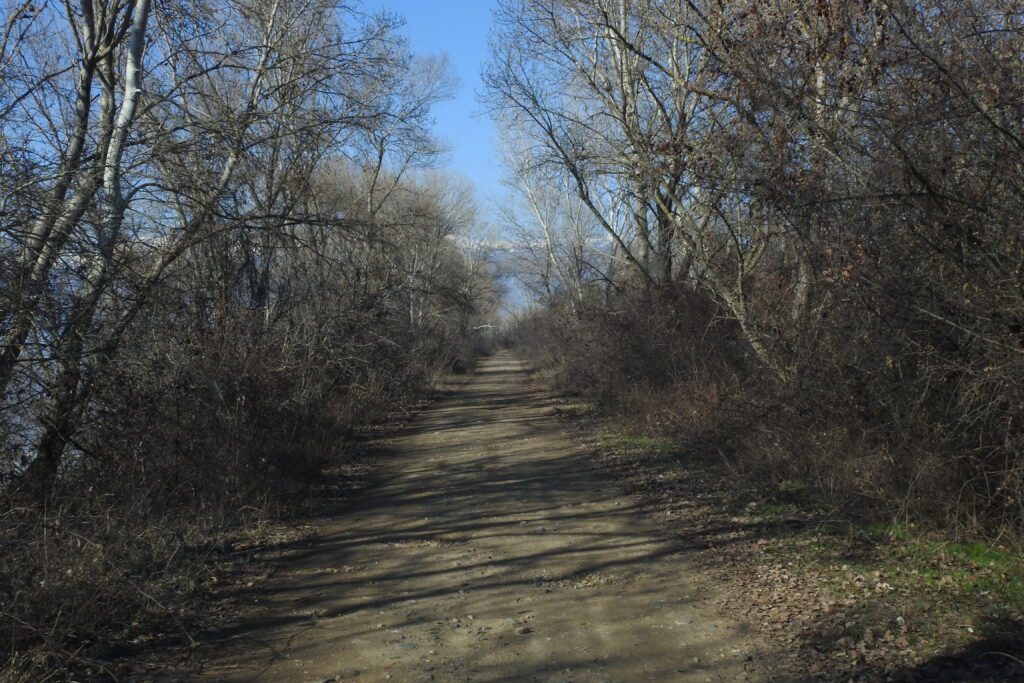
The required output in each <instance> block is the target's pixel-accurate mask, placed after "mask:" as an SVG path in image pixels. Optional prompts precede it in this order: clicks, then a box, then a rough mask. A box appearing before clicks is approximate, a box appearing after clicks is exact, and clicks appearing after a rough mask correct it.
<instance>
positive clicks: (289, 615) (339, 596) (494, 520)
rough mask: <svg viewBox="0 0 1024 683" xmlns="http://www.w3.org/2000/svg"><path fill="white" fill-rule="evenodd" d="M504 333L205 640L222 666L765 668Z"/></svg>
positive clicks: (452, 674)
mask: <svg viewBox="0 0 1024 683" xmlns="http://www.w3.org/2000/svg"><path fill="white" fill-rule="evenodd" d="M553 405H554V403H553V401H552V399H551V397H550V396H548V395H547V394H545V393H543V392H541V391H539V390H537V389H535V388H533V387H532V385H531V383H530V379H529V371H528V368H527V366H526V365H525V364H524V363H523V362H521V361H519V360H517V359H516V358H515V357H514V356H512V355H511V354H509V353H507V352H502V353H498V354H496V355H494V356H492V357H489V358H486V359H484V360H483V361H482V363H481V365H480V367H479V370H478V372H477V373H476V374H475V375H474V377H473V378H472V380H471V381H469V382H468V383H467V384H465V385H463V386H462V387H461V388H460V389H459V390H458V391H457V392H455V393H453V394H452V395H449V396H447V397H446V398H445V399H443V400H442V401H440V402H439V403H437V404H435V405H434V406H433V407H432V408H430V409H429V410H427V411H426V412H425V413H424V414H423V415H421V416H420V417H419V418H418V419H417V420H416V421H415V423H414V424H413V425H411V426H410V427H409V428H407V429H406V430H405V431H404V432H403V433H401V434H399V435H398V437H397V438H396V439H395V441H394V443H393V448H389V456H388V457H386V458H385V459H383V460H382V461H381V467H382V468H383V470H384V471H383V472H381V473H380V475H381V476H380V477H379V479H380V482H381V483H380V484H379V485H375V486H373V487H371V488H370V489H369V490H367V491H366V492H365V493H364V494H363V495H362V496H361V497H360V498H359V499H357V500H356V501H354V502H353V503H352V505H350V506H349V509H348V511H347V512H345V513H344V514H342V515H339V516H337V517H336V518H334V519H333V520H330V521H328V522H326V523H324V525H323V526H322V528H321V529H320V530H319V532H318V534H317V536H316V538H315V539H314V540H313V541H312V542H311V543H310V544H309V545H308V546H307V547H304V548H300V549H297V550H294V551H291V552H289V553H288V554H286V555H285V557H284V558H283V560H282V562H281V563H280V564H279V566H278V567H277V569H276V571H275V573H274V576H273V577H272V578H271V579H269V580H268V581H267V582H266V583H265V584H263V585H261V586H260V587H259V588H257V589H254V590H255V591H256V593H257V595H256V596H255V598H254V599H256V600H258V604H259V605H260V607H259V609H258V610H255V611H254V613H253V614H252V615H247V616H246V617H245V618H244V619H243V620H242V621H241V622H240V623H239V624H237V625H236V626H235V627H234V628H232V629H230V630H228V631H226V632H224V633H222V634H221V635H220V636H218V637H217V638H215V639H214V640H213V641H207V642H206V643H205V644H204V646H203V647H202V648H201V650H200V652H199V657H200V659H201V660H202V661H203V668H202V671H203V673H202V674H201V675H200V678H201V679H205V680H224V681H289V682H291V681H328V680H333V681H347V680H358V681H384V680H393V681H509V682H512V681H516V682H518V681H659V682H660V681H736V680H754V679H757V678H758V675H757V673H756V672H755V671H754V669H753V667H754V666H755V665H756V661H755V662H751V661H750V660H751V654H752V653H753V645H752V643H751V642H750V641H749V640H748V636H746V635H745V631H746V629H745V628H744V627H743V625H742V624H741V623H739V622H738V621H735V620H731V619H729V618H726V617H724V616H723V615H721V614H717V613H716V612H715V610H714V609H713V608H712V607H711V603H710V598H711V597H712V593H713V578H714V577H713V576H708V574H707V570H701V569H698V568H695V567H693V566H690V565H689V564H688V562H687V559H686V552H685V548H684V546H683V544H682V543H681V542H680V541H678V540H676V541H673V540H672V539H671V538H668V537H667V536H665V535H663V534H659V533H658V531H657V530H656V529H654V528H653V526H654V525H653V522H652V521H651V520H649V519H647V518H646V517H645V516H644V515H643V513H642V512H640V511H639V510H638V509H637V508H636V505H635V502H634V501H632V500H631V499H630V498H629V497H626V496H624V495H623V493H622V492H621V491H620V490H619V489H618V487H617V486H616V485H615V483H614V482H612V481H609V480H608V479H607V477H606V476H604V475H603V474H602V473H600V472H599V471H597V470H596V469H595V465H594V464H593V463H592V462H590V461H588V457H587V455H586V454H585V453H583V452H582V449H581V447H580V446H579V445H578V444H576V443H575V442H574V440H573V439H572V438H571V437H570V436H569V435H568V434H566V433H565V431H564V428H563V427H562V426H561V425H559V424H558V422H557V418H555V417H553V416H552V410H551V408H552V406H553Z"/></svg>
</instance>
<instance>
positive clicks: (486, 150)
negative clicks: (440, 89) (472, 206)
mask: <svg viewBox="0 0 1024 683" xmlns="http://www.w3.org/2000/svg"><path fill="white" fill-rule="evenodd" d="M494 5H495V2H494V0H364V1H363V7H364V8H365V9H367V10H371V11H373V10H380V9H382V10H386V11H388V12H394V13H396V14H400V15H402V16H403V17H404V18H405V22H406V23H405V27H404V28H403V29H402V32H403V33H404V34H405V35H407V36H408V37H409V39H410V43H411V47H412V50H413V51H414V52H417V53H420V54H437V53H441V52H444V53H447V55H448V57H449V58H450V60H451V65H452V67H453V69H454V70H455V72H456V74H457V75H458V78H459V89H458V92H457V93H456V96H455V99H454V100H451V101H448V102H444V103H442V104H441V105H439V106H438V107H436V108H435V111H434V116H435V119H436V121H437V124H436V126H435V131H434V132H435V134H436V135H437V136H438V137H440V138H442V139H444V140H446V141H447V142H448V144H449V145H450V147H451V154H450V158H449V161H448V163H447V164H446V166H447V167H448V168H450V169H451V170H453V171H455V172H456V173H459V174H461V175H463V176H465V177H466V178H468V179H469V180H470V181H472V182H473V184H474V185H475V186H476V189H477V198H478V200H479V201H480V208H481V209H482V210H483V213H484V214H485V215H486V214H487V213H488V209H489V203H490V202H489V199H490V198H491V197H493V196H495V195H496V194H498V193H499V192H500V191H501V169H500V167H499V165H498V159H497V154H496V146H495V142H496V140H495V138H496V134H495V130H494V126H493V125H492V124H491V120H490V118H489V117H488V116H487V114H486V113H484V112H483V111H482V107H481V106H480V105H479V104H477V102H476V93H477V92H478V91H479V90H480V68H481V65H482V64H483V61H484V60H485V59H486V58H487V54H488V50H487V33H488V31H489V30H490V25H491V10H492V9H493V7H494Z"/></svg>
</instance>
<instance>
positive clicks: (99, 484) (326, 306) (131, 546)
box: [0, 0, 493, 680]
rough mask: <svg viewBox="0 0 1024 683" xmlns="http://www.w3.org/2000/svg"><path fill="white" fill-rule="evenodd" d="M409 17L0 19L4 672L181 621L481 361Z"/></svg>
mask: <svg viewBox="0 0 1024 683" xmlns="http://www.w3.org/2000/svg"><path fill="white" fill-rule="evenodd" d="M397 28H398V22H397V20H396V19H395V18H393V17H389V16H373V15H366V14H362V13H357V12H355V11H352V10H350V9H349V8H347V7H345V6H342V5H340V4H337V3H334V2H331V0H326V1H325V0H245V1H243V2H235V1H234V0H201V1H200V2H198V3H197V2H188V3H175V2H170V3H164V2H162V3H155V4H151V3H150V1H149V0H82V1H81V2H71V3H64V4H60V3H33V2H24V3H18V2H15V3H8V4H7V5H5V14H4V16H3V23H2V25H0V230H2V237H0V307H2V311H0V400H2V401H0V444H2V450H0V500H2V502H3V506H2V509H0V668H2V667H3V666H4V663H5V662H6V664H7V665H8V666H9V667H12V668H11V669H10V670H11V671H12V672H13V671H15V670H20V671H23V672H27V673H25V675H26V677H27V679H29V680H39V679H40V678H39V677H40V676H42V675H43V673H44V672H47V671H49V672H51V673H52V672H53V671H56V670H64V671H68V670H69V669H68V667H69V666H72V664H71V662H77V664H75V666H82V665H83V664H82V662H84V661H87V660H88V657H89V656H91V655H92V654H95V653H97V652H98V650H97V646H98V645H102V644H104V643H110V642H112V638H113V637H114V636H116V635H119V636H121V637H124V638H131V637H134V635H137V634H138V633H142V632H144V631H145V630H146V628H147V622H148V621H154V622H162V623H163V629H164V630H166V629H167V628H168V627H171V628H175V629H177V628H178V627H180V625H181V624H180V621H175V620H176V619H177V618H178V617H177V614H178V612H177V610H178V608H179V606H180V604H179V602H178V599H179V598H180V597H182V596H183V595H186V594H187V593H188V591H189V590H190V589H192V588H194V587H195V586H196V585H197V582H199V581H200V578H201V577H202V578H206V577H208V572H205V570H203V564H202V562H201V561H199V555H201V553H202V551H203V548H204V547H207V545H208V543H209V542H210V540H211V539H212V538H214V537H215V536H216V534H217V533H218V532H219V531H221V530H223V529H224V528H226V527H227V526H230V525H232V524H235V523H238V522H239V521H246V520H250V521H251V520H252V519H256V518H259V519H262V518H264V517H265V515H267V514H268V510H269V509H270V508H271V507H273V506H274V505H275V504H277V503H282V502H288V500H289V498H290V496H292V495H293V494H302V493H303V492H306V493H308V490H309V483H310V482H315V481H317V480H319V479H320V478H321V477H322V475H323V473H324V471H325V470H326V469H327V468H329V467H330V466H332V465H335V464H337V463H339V462H340V461H341V458H342V456H343V455H344V454H345V450H346V448H348V446H349V444H351V437H352V436H353V434H355V433H356V432H357V431H358V430H359V429H360V428H361V427H363V426H365V425H367V424H369V423H372V422H374V421H378V420H381V419H383V418H384V417H386V416H387V415H388V414H390V413H394V412H395V411H397V410H399V409H401V408H402V407H403V406H405V405H407V404H408V402H409V401H410V400H411V399H413V398H415V397H416V396H417V395H418V394H419V393H420V392H422V391H423V390H424V389H425V388H427V387H429V386H430V384H431V382H433V381H434V380H435V378H436V376H437V375H438V374H439V373H443V372H447V371H450V370H451V369H452V368H455V367H458V366H463V367H465V366H467V365H468V364H470V363H471V362H472V357H473V354H474V352H475V349H474V334H473V328H475V327H478V326H479V325H480V324H481V318H482V317H483V316H486V315H487V314H488V312H489V309H490V307H491V306H492V305H493V292H492V283H491V280H490V278H489V276H488V271H487V264H486V262H485V260H484V258H483V255H482V254H480V253H476V252H475V251H474V250H473V249H472V248H470V240H469V239H468V232H467V231H468V230H469V229H470V228H471V227H472V226H473V222H474V221H475V217H474V213H473V211H474V210H473V206H472V201H471V197H470V191H469V189H468V188H467V187H466V186H465V185H464V184H463V183H462V182H460V181H458V180H455V179H452V178H448V177H445V176H444V175H441V174H438V173H434V172H430V171H427V170H425V169H426V168H427V167H428V166H430V164H431V163H432V162H433V161H434V160H435V159H436V158H437V156H438V154H439V153H440V152H441V150H440V149H439V148H438V146H437V145H436V144H435V143H434V142H433V141H432V140H431V139H430V136H429V133H428V125H429V122H430V119H429V110H430V107H431V105H432V104H433V103H435V102H437V101H438V100H439V99H442V98H444V97H447V96H448V95H449V93H450V92H451V90H452V79H451V77H450V75H449V72H448V69H447V66H446V64H445V63H444V61H443V60H439V59H426V58H419V57H414V56H412V55H411V54H410V53H409V51H408V49H407V46H406V44H405V43H404V41H403V40H402V39H401V38H400V37H399V36H398V34H396V29H397ZM133 624H134V625H133ZM169 625H172V626H169ZM33 672H34V673H33ZM11 675H12V676H13V675H14V674H13V673H12V674H11Z"/></svg>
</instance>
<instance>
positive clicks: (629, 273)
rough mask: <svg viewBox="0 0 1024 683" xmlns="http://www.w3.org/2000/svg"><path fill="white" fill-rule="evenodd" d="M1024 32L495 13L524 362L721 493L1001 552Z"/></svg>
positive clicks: (988, 16)
mask: <svg viewBox="0 0 1024 683" xmlns="http://www.w3.org/2000/svg"><path fill="white" fill-rule="evenodd" d="M1022 10H1024V7H1022V6H1021V3H1019V2H1017V1H1016V0H955V1H954V0H925V1H923V2H918V1H914V2H910V1H905V0H885V1H883V0H859V1H853V0H849V1H842V0H840V1H835V2H820V1H818V0H779V1H773V2H770V3H769V2H750V1H746V0H688V1H687V2H670V1H662V0H637V1H633V2H625V1H624V0H597V1H593V2H592V1H588V2H582V1H580V2H577V1H575V0H541V1H539V2H521V1H518V0H507V1H505V2H503V3H501V9H500V11H499V14H498V20H497V28H496V34H495V36H494V38H493V48H494V55H493V58H492V61H491V63H490V64H489V66H488V67H487V69H486V74H485V78H486V81H487V87H488V101H489V103H490V104H491V107H492V110H493V111H494V113H495V116H496V117H497V118H498V119H499V120H500V121H501V122H502V124H503V127H504V128H505V129H506V130H507V131H509V132H508V134H507V137H508V145H507V147H508V149H509V157H510V160H511V161H512V163H513V168H514V169H515V172H514V173H513V179H512V184H513V188H514V189H515V196H514V198H513V199H512V200H511V203H510V205H509V210H508V211H507V212H506V213H507V215H508V222H510V223H511V224H513V226H514V227H515V229H516V231H517V232H518V233H519V234H526V235H528V236H529V239H527V240H525V241H524V243H523V244H522V245H520V247H519V248H518V250H517V253H518V254H519V261H520V262H521V268H520V270H521V280H522V281H523V282H525V283H526V284H527V285H528V286H529V287H531V288H532V289H533V290H534V291H535V292H536V293H537V295H538V299H539V304H540V306H539V308H537V309H536V310H534V312H532V313H531V314H529V315H528V316H527V317H526V319H525V320H524V321H523V322H522V324H521V325H520V329H519V338H520V341H521V342H522V343H524V344H525V346H526V348H528V349H529V350H531V352H532V353H534V354H536V355H537V357H538V358H540V359H541V360H542V362H544V363H545V364H546V365H547V366H548V367H549V368H551V369H552V370H553V371H554V373H555V376H556V377H557V378H558V380H559V381H560V382H561V383H562V385H563V386H566V387H568V388H571V389H575V390H578V391H581V392H583V393H586V394H589V395H592V396H597V397H599V398H601V399H602V400H604V401H605V402H606V403H608V404H610V405H614V406H617V407H618V408H620V409H623V410H627V411H628V412H629V415H630V419H631V420H633V421H636V420H639V421H640V425H641V427H642V428H646V429H652V430H655V429H657V430H676V431H678V432H680V433H684V434H688V435H690V436H692V437H695V438H698V443H699V449H700V450H701V451H703V452H705V453H709V454H711V455H713V456H714V457H716V458H718V457H719V455H721V456H722V457H724V458H725V459H726V460H727V461H728V462H729V464H730V465H731V466H732V467H733V468H734V469H735V470H736V471H737V472H746V473H748V474H754V475H756V476H757V478H759V479H761V480H762V481H764V480H767V481H775V482H783V481H787V482H789V483H788V484H787V486H790V487H800V486H803V487H806V488H807V489H808V490H811V491H815V492H817V493H818V494H819V500H824V501H828V502H830V503H832V504H834V505H836V506H837V507H841V508H843V509H845V510H847V511H855V512H859V513H869V514H872V515H889V516H901V517H903V518H904V519H907V518H909V519H910V520H911V521H914V522H917V523H924V524H930V525H946V524H961V525H963V526H962V527H961V528H968V529H970V530H973V531H978V530H982V529H984V530H987V531H989V532H998V531H1000V530H1008V529H1016V530H1017V531H1019V530H1020V528H1021V526H1022V525H1024V430H1022V420H1024V394H1022V387H1024V275H1022V273H1024V233H1022V231H1021V226H1020V216H1021V215H1022V213H1024V165H1022V163H1021V160H1022V158H1024V156H1022V154H1024V62H1022V60H1021V54H1022V48H1024V14H1022ZM538 206H541V207H543V206H552V207H555V209H554V210H547V209H542V210H540V211H538V210H537V207H538ZM516 207H519V208H518V209H517V208H516Z"/></svg>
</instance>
